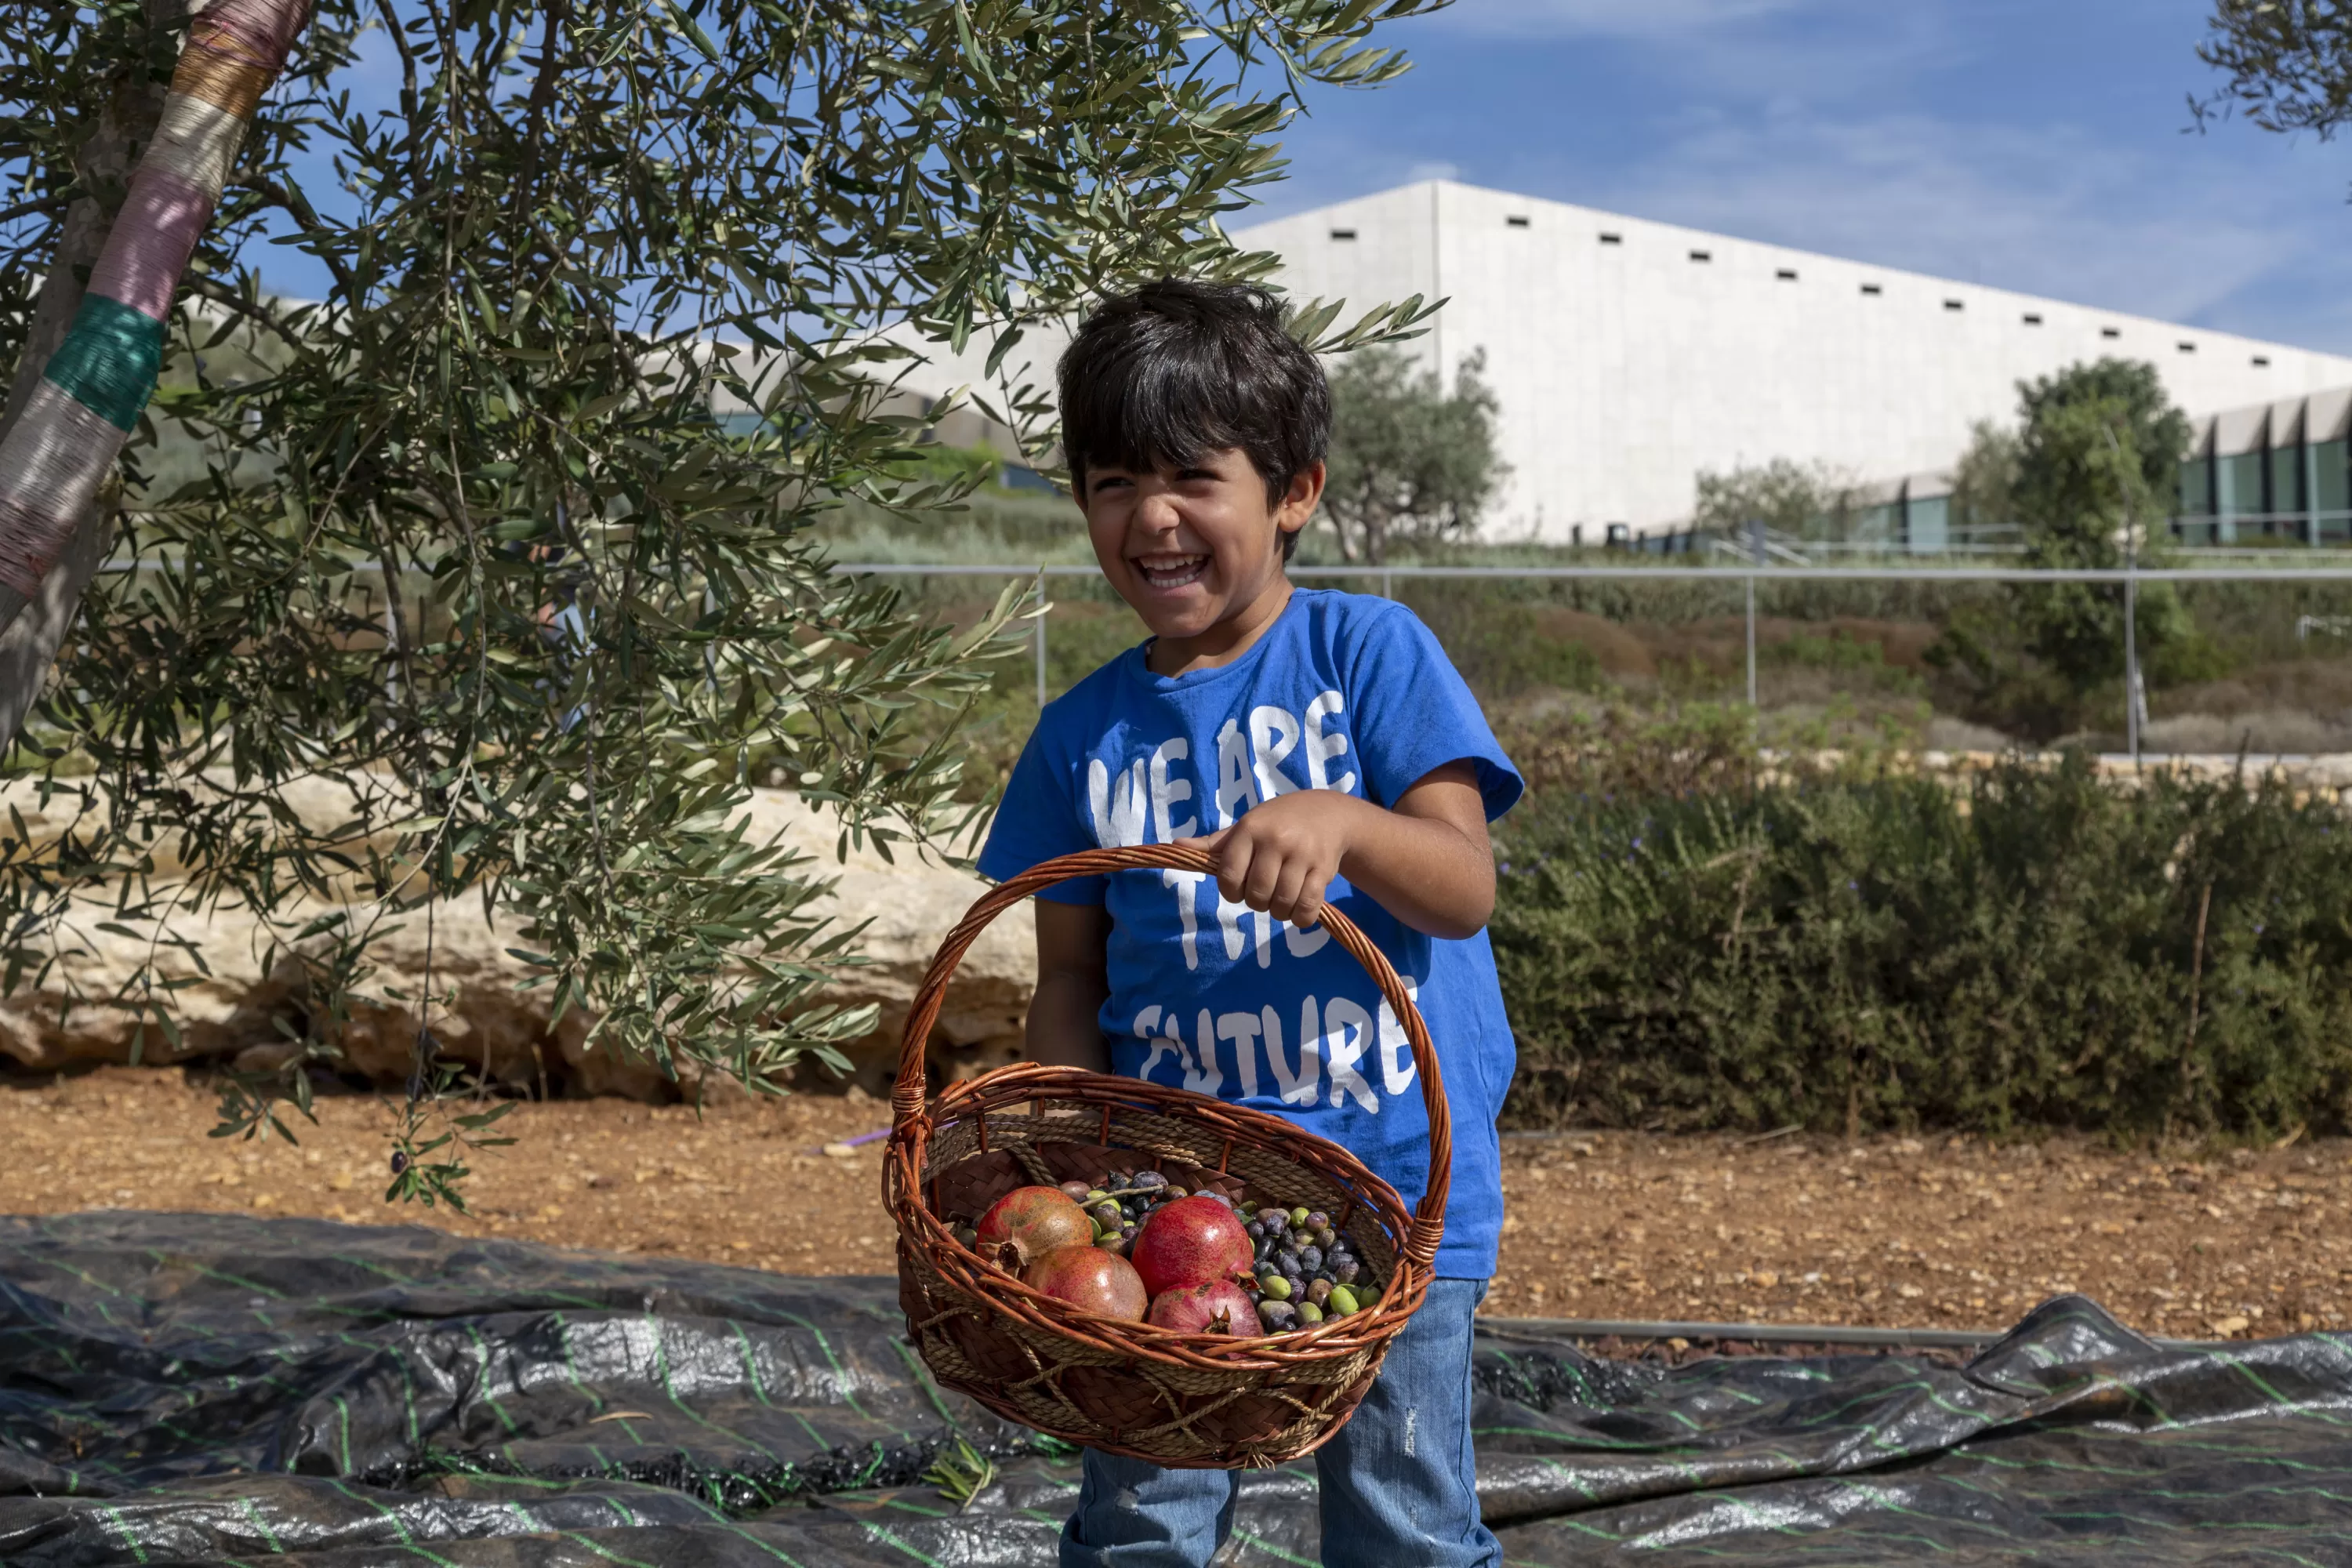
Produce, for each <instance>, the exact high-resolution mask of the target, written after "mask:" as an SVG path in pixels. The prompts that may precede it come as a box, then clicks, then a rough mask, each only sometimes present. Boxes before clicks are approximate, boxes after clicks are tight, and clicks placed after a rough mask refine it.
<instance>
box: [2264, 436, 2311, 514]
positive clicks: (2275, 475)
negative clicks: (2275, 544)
mask: <svg viewBox="0 0 2352 1568" xmlns="http://www.w3.org/2000/svg"><path fill="white" fill-rule="evenodd" d="M2269 500H2270V504H2269V505H2268V506H2267V507H2265V508H2263V510H2265V511H2268V512H2270V513H2272V514H2273V516H2275V515H2277V514H2278V513H2280V512H2290V511H2291V512H2295V513H2297V514H2300V513H2301V512H2302V511H2303V510H2304V509H2305V506H2306V505H2308V504H2309V503H2308V502H2306V501H2305V499H2304V494H2303V447H2301V445H2299V444H2298V445H2296V446H2293V447H2273V448H2272V450H2271V487H2270V496H2269ZM2301 522H2302V518H2301V516H2300V515H2298V516H2297V517H2296V518H2295V519H2294V523H2295V524H2296V526H2294V527H2291V528H2283V529H2281V530H2279V531H2281V532H2284V533H2294V534H2295V535H2297V536H2300V535H2301V534H2302V531H2303V530H2302V528H2301V526H2300V524H2301Z"/></svg>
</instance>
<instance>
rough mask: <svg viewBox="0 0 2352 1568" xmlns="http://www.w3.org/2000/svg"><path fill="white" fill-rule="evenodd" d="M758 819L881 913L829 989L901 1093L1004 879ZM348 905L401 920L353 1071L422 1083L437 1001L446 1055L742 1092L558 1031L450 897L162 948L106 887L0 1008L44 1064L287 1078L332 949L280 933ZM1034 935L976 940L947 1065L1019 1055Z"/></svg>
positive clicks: (784, 799)
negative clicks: (269, 1072)
mask: <svg viewBox="0 0 2352 1568" xmlns="http://www.w3.org/2000/svg"><path fill="white" fill-rule="evenodd" d="M293 804H294V805H296V807H297V809H298V810H299V812H300V813H301V815H302V816H303V817H304V819H305V820H306V821H307V822H310V823H311V824H312V825H314V826H327V827H331V826H335V825H336V824H339V823H341V822H344V821H348V820H350V818H351V811H350V805H351V802H350V797H349V795H347V794H345V793H341V792H340V791H339V790H338V789H337V788H333V787H329V786H311V787H310V788H308V789H307V790H306V791H302V792H296V794H295V795H294V798H293ZM9 806H14V807H15V808H16V810H17V812H18V813H19V814H20V816H21V817H22V819H23V821H24V822H25V825H26V828H27V830H28V831H29V832H30V834H31V836H32V837H33V839H34V843H35V846H36V847H38V846H40V845H42V844H44V843H46V842H47V841H51V840H54V838H55V837H56V836H57V835H58V833H60V832H62V831H64V830H65V829H66V826H67V825H68V821H69V819H70V816H71V810H72V807H71V803H69V802H64V801H52V802H50V803H48V805H46V806H44V805H43V804H42V803H41V802H40V801H39V800H37V798H36V796H35V794H34V790H33V787H32V786H31V785H28V784H13V785H10V786H9V787H8V788H7V789H5V791H0V821H5V808H6V807H9ZM748 816H749V819H750V830H751V835H752V837H755V838H761V839H765V838H767V837H771V836H776V837H782V840H783V841H784V842H786V843H788V844H790V845H791V846H793V847H796V848H799V849H802V850H804V851H805V852H807V853H808V855H809V856H810V857H811V864H810V865H809V867H808V871H809V873H810V874H811V875H813V876H817V877H822V878H827V879H836V881H837V885H836V886H835V889H833V891H832V892H831V893H830V894H828V895H827V896H826V897H825V898H824V899H823V900H819V901H818V903H817V904H816V906H815V912H817V913H820V914H828V915H831V916H833V917H834V918H835V919H839V920H846V921H865V922H866V932H865V937H864V940H863V942H861V943H860V947H859V951H860V953H861V955H862V958H863V960H864V962H863V963H859V964H857V965H855V966H852V967H848V968H845V969H844V970H842V971H841V972H840V979H839V981H838V983H837V984H835V985H834V986H832V987H831V988H830V989H829V990H828V992H827V993H826V995H827V998H828V999H829V1000H833V1001H837V1002H840V1003H843V1004H845V1005H851V1006H862V1005H866V1004H872V1005H875V1006H876V1007H877V1009H878V1013H879V1016H878V1017H877V1024H876V1027H875V1030H874V1032H873V1033H872V1034H870V1035H869V1036H867V1037H866V1038H865V1039H863V1040H861V1041H859V1042H857V1044H856V1046H855V1047H852V1048H851V1049H850V1050H849V1052H848V1054H849V1056H850V1057H851V1059H852V1061H853V1063H854V1064H855V1066H856V1072H855V1075H854V1078H855V1081H856V1083H858V1084H859V1085H860V1086H862V1087H863V1088H864V1089H866V1090H867V1091H868V1092H871V1093H875V1094H887V1092H888V1089H889V1085H890V1082H891V1079H892V1077H893V1075H894V1074H895V1072H896V1070H897V1066H898V1033H899V1030H900V1028H901V1026H903V1024H904V1022H905V1020H906V1016H907V1013H908V1008H909V1006H910V1005H911V1004H912V1002H913V999H914V995H915V992H916V989H917V988H918V986H919V984H921V982H922V977H923V974H924V972H925V971H926V969H927V968H928V967H929V963H930V961H931V957H932V954H933V952H935V950H936V949H937V947H938V945H939V942H940V938H941V937H943V936H944V935H945V934H946V932H947V931H948V930H949V928H950V927H951V926H952V925H954V924H955V922H956V921H958V920H960V919H961V918H962V916H963V913H964V911H965V910H966V909H968V908H969V907H970V905H971V902H972V900H974V899H976V898H978V897H979V896H980V894H981V892H982V890H983V889H984V886H985V885H984V884H983V883H982V882H981V881H980V880H979V879H977V878H975V877H972V876H971V875H970V874H968V873H965V872H961V871H958V870H955V869H954V868H950V867H949V866H947V865H946V864H944V863H943V862H941V861H940V860H939V859H937V858H934V857H931V856H928V855H923V854H919V853H916V852H914V851H912V850H910V849H908V848H906V847H898V848H897V849H896V851H895V859H894V860H893V859H885V858H883V857H882V856H881V855H880V854H879V853H878V852H877V851H876V849H875V848H874V847H872V846H871V845H870V844H868V845H867V846H866V847H863V848H853V849H852V851H851V852H850V855H849V858H848V859H847V860H846V861H845V862H840V861H836V860H835V847H836V844H837V841H838V837H839V828H838V825H837V824H836V823H835V821H834V820H833V818H832V817H831V816H829V815H827V814H825V813H824V812H822V811H819V810H816V809H814V808H812V807H810V806H808V805H806V804H805V803H803V802H802V801H801V800H800V799H799V798H798V797H797V796H796V795H792V794H790V793H789V792H785V791H781V790H761V791H758V792H756V794H755V796H754V798H753V800H752V802H751V805H750V807H749V808H748ZM158 851H159V852H158V856H157V860H158V867H157V875H158V878H159V879H160V880H159V891H161V892H163V893H165V894H168V893H169V892H170V891H171V890H172V886H173V884H172V883H171V882H170V880H169V879H170V876H171V873H172V872H173V871H175V870H177V869H178V866H177V864H176V862H175V861H173V859H172V858H171V857H170V855H169V853H168V847H167V846H161V845H159V846H158ZM338 909H340V910H341V912H343V913H344V914H346V915H347V917H348V918H349V919H351V920H352V921H362V922H364V921H378V922H381V923H382V925H383V930H382V931H379V932H378V933H377V935H376V939H375V941H374V942H373V943H372V945H371V947H370V950H369V957H370V961H371V963H373V970H372V971H371V972H370V973H368V974H367V975H366V976H365V977H364V978H363V979H362V981H361V982H360V983H359V984H358V985H357V986H355V987H354V988H352V991H351V992H350V993H349V994H348V995H347V1000H346V1005H345V1008H344V1011H343V1015H342V1016H341V1017H340V1018H320V1019H318V1020H315V1024H316V1026H317V1028H318V1029H319V1031H320V1033H321V1034H322V1035H323V1036H325V1037H328V1038H331V1039H333V1040H335V1041H336V1042H337V1043H338V1044H339V1045H340V1046H341V1049H342V1052H343V1054H344V1057H345V1059H346V1062H347V1065H348V1067H349V1068H350V1070H352V1072H354V1073H357V1074H360V1075H362V1076H364V1077H366V1078H368V1079H371V1080H373V1081H374V1082H375V1083H377V1084H379V1085H382V1086H383V1087H386V1088H392V1087H396V1086H397V1085H399V1084H401V1083H403V1082H404V1081H405V1080H406V1079H407V1077H408V1076H409V1073H410V1071H411V1070H412V1063H413V1060H414V1053H415V1046H416V1041H417V1031H418V1026H419V1021H420V1020H419V1017H418V1014H417V1011H416V1008H417V1005H418V1000H419V999H421V998H424V997H426V996H433V997H436V998H446V1005H441V1004H440V1003H436V1005H435V1006H434V1007H433V1010H432V1011H433V1027H434V1032H435V1035H436V1038H437V1040H438V1042H439V1047H440V1050H441V1053H442V1055H443V1056H444V1057H445V1058H451V1059H455V1060H460V1061H464V1062H466V1063H468V1064H470V1065H472V1066H473V1067H475V1068H479V1069H482V1070H485V1071H487V1072H488V1074H489V1075H490V1076H491V1077H492V1078H493V1079H497V1080H498V1081H500V1082H502V1083H507V1084H510V1085H513V1086H515V1087H517V1088H524V1087H529V1088H530V1089H534V1090H537V1089H541V1088H542V1087H543V1088H544V1089H547V1090H549V1091H551V1092H562V1093H570V1094H590V1095H593V1094H622V1095H627V1096H630V1097H632V1098H635V1099H639V1100H667V1099H676V1098H679V1097H680V1096H681V1095H683V1096H685V1097H687V1098H694V1097H697V1096H709V1095H711V1094H719V1093H727V1092H737V1093H740V1092H742V1091H741V1090H740V1087H736V1088H734V1089H731V1090H730V1088H729V1087H728V1085H727V1084H724V1083H721V1082H719V1081H716V1080H713V1081H711V1082H707V1083H706V1082H689V1083H685V1084H681V1083H679V1082H677V1081H675V1080H674V1079H671V1078H670V1077H668V1076H667V1075H665V1074H664V1073H663V1072H662V1070H661V1069H660V1068H657V1067H656V1066H654V1065H653V1064H650V1063H647V1062H645V1061H641V1060H638V1059H636V1058H626V1057H622V1056H619V1055H616V1054H615V1053H614V1052H613V1051H610V1050H607V1049H604V1048H598V1047H590V1046H589V1044H588V1042H587V1036H588V1031H589V1028H590V1026H591V1023H592V1022H593V1020H591V1019H590V1018H588V1017H587V1016H583V1015H582V1014H581V1013H580V1012H579V1010H577V1009H573V1010H572V1012H571V1013H569V1014H567V1016H565V1017H564V1018H563V1019H562V1021H561V1022H560V1023H557V1024H555V1025H554V1026H550V1023H549V1020H548V1012H549V1005H548V1004H549V1000H550V998H549V993H548V990H547V988H545V987H543V986H542V987H540V988H538V989H534V990H528V991H526V990H523V989H520V986H521V984H522V983H523V982H525V981H527V980H529V979H530V978H531V975H532V973H533V972H532V971H531V970H530V969H529V968H528V967H527V966H525V965H524V964H523V963H520V961H518V960H516V959H514V958H512V957H510V956H509V954H508V952H507V951H506V950H507V949H508V947H509V946H510V945H512V944H513V943H514V942H515V940H516V938H515V933H514V931H513V930H512V929H511V924H510V922H501V921H493V920H491V919H488V918H486V917H485V915H484V913H483V910H482V905H481V900H479V899H478V898H461V899H457V900H445V901H442V902H439V903H436V904H435V905H434V906H432V907H431V909H430V910H415V911H411V912H409V913H407V914H405V915H403V916H399V917H393V916H390V915H388V914H387V913H386V912H385V911H384V910H383V908H382V906H381V905H378V904H374V903H372V902H368V901H358V902H353V903H351V904H348V905H341V906H335V905H329V904H324V903H318V904H299V905H290V906H288V907H286V908H283V909H281V910H278V911H277V912H278V923H277V926H276V931H275V932H273V931H272V929H271V928H270V927H269V926H268V924H267V923H266V922H264V921H260V920H258V919H257V918H256V917H255V916H254V914H253V913H252V912H251V911H249V910H245V909H242V908H238V907H217V908H209V909H207V908H187V909H184V910H176V911H174V912H173V913H172V914H171V915H170V917H169V918H168V919H167V920H166V921H164V922H163V925H164V931H165V935H166V937H167V938H168V940H166V941H163V942H151V941H150V940H148V938H147V937H145V936H134V935H131V934H126V931H127V930H128V928H125V927H121V926H117V927H116V929H114V930H111V931H110V930H107V929H105V927H106V926H107V925H108V924H110V923H112V919H113V905H112V901H111V900H110V899H107V898H103V897H96V896H93V897H90V898H88V899H85V900H82V901H81V902H80V903H79V904H78V905H77V907H76V909H75V910H74V912H73V918H72V919H70V920H69V921H68V924H67V928H66V931H65V934H64V940H63V941H62V942H60V943H59V947H58V955H57V958H56V961H55V962H54V963H52V964H51V965H50V966H49V968H48V970H47V972H46V973H39V974H28V975H27V976H26V978H25V979H24V980H23V981H21V982H20V984H18V987H17V989H16V991H15V992H14V993H13V994H10V995H8V996H6V997H5V998H0V1055H5V1057H7V1058H13V1059H14V1061H15V1062H16V1063H17V1064H19V1065H20V1066H21V1067H23V1068H28V1069H31V1070H35V1071H41V1072H48V1071H55V1070H57V1069H58V1068H64V1067H67V1066H68V1065H70V1064H73V1063H77V1062H92V1061H105V1062H127V1061H133V1060H137V1061H144V1062H149V1063H153V1064H156V1065H166V1064H170V1063H175V1062H185V1061H218V1062H222V1063H226V1064H233V1065H236V1066H237V1067H240V1068H245V1069H247V1070H266V1069H268V1068H274V1067H276V1066H278V1065H279V1064H281V1063H283V1062H284V1061H285V1060H287V1059H288V1058H289V1056H290V1054H291V1050H292V1047H290V1045H289V1038H290V1037H299V1036H301V1035H303V1034H304V1033H306V1031H307V1030H308V1029H309V1028H310V1026H312V1025H313V1022H314V1021H313V1020H312V1019H311V1018H310V1010H311V1009H312V1008H313V1007H315V1006H319V1005H323V997H322V994H321V987H320V986H318V985H315V984H313V983H312V974H311V972H310V964H309V963H306V962H305V960H306V957H307V958H310V959H312V960H315V958H316V957H317V943H316V942H313V943H312V944H310V949H309V950H308V951H306V952H302V953H297V952H288V951H286V949H285V948H284V947H283V946H282V945H281V944H280V943H279V942H278V941H277V940H275V937H276V936H277V934H278V933H284V932H291V931H299V930H300V929H301V928H302V927H303V926H304V925H305V924H306V923H308V922H309V921H310V919H311V918H312V917H313V916H315V915H319V914H323V913H329V912H333V911H334V910H338ZM142 965H147V966H151V968H150V978H149V980H148V982H147V983H146V985H145V988H144V989H143V990H142V989H138V988H137V987H138V986H139V985H140V979H139V977H140V973H141V970H142ZM1034 984H1035V958H1034V928H1033V925H1032V922H1031V919H1030V913H1029V910H1028V908H1027V906H1026V905H1025V904H1024V905H1019V906H1016V907H1014V908H1013V909H1012V910H1007V911H1006V912H1005V913H1004V915H1003V917H1002V918H1001V919H1000V920H998V921H996V923H995V924H994V925H992V927H991V928H990V929H989V930H988V931H985V932H983V933H982V936H981V938H980V940H979V941H978V942H975V943H974V944H973V945H972V948H971V952H969V953H968V954H967V955H966V957H965V959H964V961H963V963H961V965H960V966H959V967H958V969H957V971H956V974H955V978H954V981H953V983H952V984H951V986H950V990H949V993H948V997H947V1005H946V1006H945V1008H944V1009H943V1012H942V1016H941V1019H940V1027H939V1028H938V1029H937V1030H935V1031H934V1037H933V1040H932V1041H931V1042H930V1046H929V1053H928V1054H929V1060H930V1064H931V1066H932V1068H933V1070H934V1071H935V1072H936V1073H939V1074H941V1075H944V1076H949V1077H956V1076H967V1075H969V1074H970V1073H971V1072H975V1071H978V1070H980V1069H981V1068H985V1067H991V1066H995V1065H997V1064H999V1063H1001V1062H1003V1061H1007V1060H1011V1059H1013V1058H1014V1057H1015V1056H1017V1055H1018V1054H1019V1050H1020V1043H1021V1031H1022V1023H1023V1019H1024V1016H1025V1014H1026V1012H1027V1009H1028V1005H1029V994H1030V992H1031V991H1032V989H1033V988H1034ZM164 1020H168V1021H169V1026H168V1027H167V1026H166V1024H165V1022H164ZM289 1031H290V1032H291V1034H290V1036H289ZM174 1035H176V1038H174ZM798 1076H799V1081H798V1082H797V1083H796V1084H795V1085H794V1086H793V1087H796V1088H806V1089H826V1088H830V1087H838V1085H837V1084H834V1083H831V1082H829V1081H828V1080H829V1079H831V1075H830V1074H827V1073H825V1072H824V1069H822V1068H818V1067H816V1066H815V1065H814V1063H811V1064H804V1066H803V1068H801V1069H800V1070H799V1075H798Z"/></svg>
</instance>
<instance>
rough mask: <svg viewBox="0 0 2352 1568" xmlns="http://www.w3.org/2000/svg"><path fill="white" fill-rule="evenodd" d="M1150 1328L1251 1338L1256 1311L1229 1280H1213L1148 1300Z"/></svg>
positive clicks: (1183, 1287) (1253, 1333)
mask: <svg viewBox="0 0 2352 1568" xmlns="http://www.w3.org/2000/svg"><path fill="white" fill-rule="evenodd" d="M1149 1321H1150V1322H1151V1323H1152V1324H1153V1325H1154V1326H1156V1327H1159V1328H1162V1329H1174V1330H1175V1331H1177V1332H1178V1333H1181V1334H1233V1335H1235V1336H1236V1337H1243V1338H1248V1337H1255V1335H1256V1334H1257V1333H1258V1331H1259V1330H1258V1322H1257V1308H1256V1306H1255V1305H1254V1304H1253V1303H1252V1302H1251V1300H1250V1299H1249V1293H1248V1292H1247V1291H1245V1290H1244V1289H1242V1288H1241V1287H1240V1286H1238V1285H1236V1284H1234V1282H1233V1281H1232V1280H1230V1279H1213V1280H1211V1281H1209V1283H1207V1284H1206V1285H1182V1286H1179V1287H1178V1288H1176V1289H1173V1290H1163V1291H1161V1292H1160V1294H1159V1295H1157V1296H1154V1297H1153V1298H1152V1299H1151V1316H1150V1320H1149Z"/></svg>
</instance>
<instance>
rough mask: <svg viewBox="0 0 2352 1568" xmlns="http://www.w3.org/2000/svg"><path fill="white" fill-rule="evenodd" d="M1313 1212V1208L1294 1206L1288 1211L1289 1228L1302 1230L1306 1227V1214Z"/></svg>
mask: <svg viewBox="0 0 2352 1568" xmlns="http://www.w3.org/2000/svg"><path fill="white" fill-rule="evenodd" d="M1314 1212H1315V1211H1314V1210H1313V1209H1309V1208H1295V1209H1292V1210H1291V1211H1290V1227H1291V1229H1293V1230H1303V1229H1305V1228H1306V1226H1307V1215H1310V1214H1313V1213H1314Z"/></svg>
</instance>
